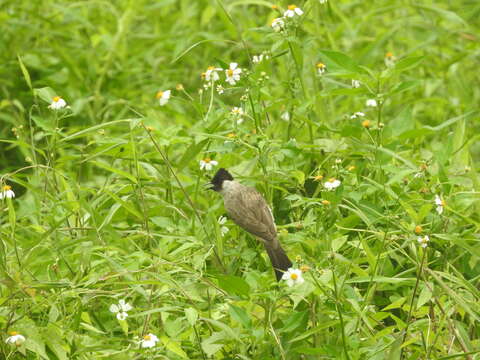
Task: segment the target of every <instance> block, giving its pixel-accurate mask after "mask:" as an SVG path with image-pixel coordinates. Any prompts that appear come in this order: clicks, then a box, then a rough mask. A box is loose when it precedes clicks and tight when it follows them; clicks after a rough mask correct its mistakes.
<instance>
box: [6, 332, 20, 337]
mask: <svg viewBox="0 0 480 360" xmlns="http://www.w3.org/2000/svg"><path fill="white" fill-rule="evenodd" d="M8 334H9V335H10V336H17V335H19V333H18V332H16V331H10V332H9V333H8Z"/></svg>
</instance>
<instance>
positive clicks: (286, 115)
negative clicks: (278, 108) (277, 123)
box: [280, 111, 290, 121]
mask: <svg viewBox="0 0 480 360" xmlns="http://www.w3.org/2000/svg"><path fill="white" fill-rule="evenodd" d="M280 119H282V120H284V121H290V113H289V112H288V111H285V112H284V113H283V114H282V115H280Z"/></svg>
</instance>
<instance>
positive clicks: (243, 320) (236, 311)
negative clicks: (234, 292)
mask: <svg viewBox="0 0 480 360" xmlns="http://www.w3.org/2000/svg"><path fill="white" fill-rule="evenodd" d="M229 310H230V316H231V317H232V318H233V319H235V320H236V321H238V322H239V323H240V324H242V325H243V327H244V328H247V329H249V328H251V327H252V321H251V320H250V317H249V316H248V314H247V312H246V311H245V310H244V309H242V308H241V307H238V306H235V305H233V304H230V309H229Z"/></svg>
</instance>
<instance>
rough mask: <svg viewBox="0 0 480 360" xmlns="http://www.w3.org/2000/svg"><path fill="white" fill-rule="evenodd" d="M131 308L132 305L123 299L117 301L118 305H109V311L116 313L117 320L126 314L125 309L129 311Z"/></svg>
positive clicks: (124, 317)
mask: <svg viewBox="0 0 480 360" xmlns="http://www.w3.org/2000/svg"><path fill="white" fill-rule="evenodd" d="M132 309H133V308H132V306H131V305H130V304H129V303H126V302H125V300H123V299H122V300H120V301H119V302H118V305H117V304H112V305H110V312H112V313H114V314H117V319H118V320H125V319H126V318H127V316H128V313H127V311H130V310H132Z"/></svg>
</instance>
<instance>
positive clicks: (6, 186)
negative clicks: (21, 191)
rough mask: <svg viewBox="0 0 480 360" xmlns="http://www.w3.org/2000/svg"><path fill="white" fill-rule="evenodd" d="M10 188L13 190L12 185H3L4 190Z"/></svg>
mask: <svg viewBox="0 0 480 360" xmlns="http://www.w3.org/2000/svg"><path fill="white" fill-rule="evenodd" d="M8 190H12V187H11V186H10V185H5V186H4V187H3V191H8Z"/></svg>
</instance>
